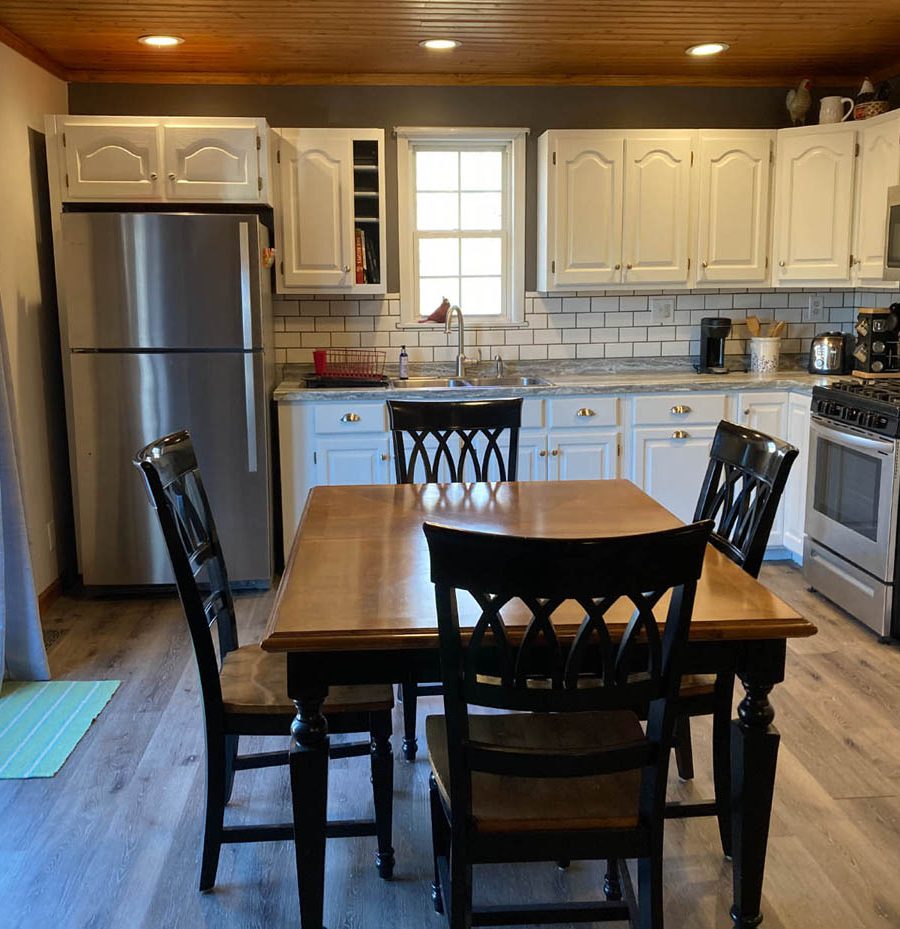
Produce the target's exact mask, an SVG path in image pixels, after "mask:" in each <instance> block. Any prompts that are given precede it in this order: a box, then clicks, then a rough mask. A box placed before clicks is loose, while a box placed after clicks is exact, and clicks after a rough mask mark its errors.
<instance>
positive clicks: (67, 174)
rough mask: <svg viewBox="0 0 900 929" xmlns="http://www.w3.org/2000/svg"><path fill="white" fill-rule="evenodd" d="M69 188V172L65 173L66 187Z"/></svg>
mask: <svg viewBox="0 0 900 929" xmlns="http://www.w3.org/2000/svg"><path fill="white" fill-rule="evenodd" d="M68 186H69V172H68V171H66V187H68Z"/></svg>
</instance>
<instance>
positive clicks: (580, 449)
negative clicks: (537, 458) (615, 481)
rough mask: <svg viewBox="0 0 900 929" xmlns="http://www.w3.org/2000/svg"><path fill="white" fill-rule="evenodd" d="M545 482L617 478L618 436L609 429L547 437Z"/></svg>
mask: <svg viewBox="0 0 900 929" xmlns="http://www.w3.org/2000/svg"><path fill="white" fill-rule="evenodd" d="M549 445H550V457H549V463H550V466H549V469H548V475H547V476H548V479H549V480H551V481H597V480H610V479H611V478H614V477H617V476H618V464H619V457H618V456H619V432H618V430H617V429H615V428H611V429H584V430H581V431H571V432H569V431H567V432H562V431H559V430H554V431H553V432H551V433H550V441H549Z"/></svg>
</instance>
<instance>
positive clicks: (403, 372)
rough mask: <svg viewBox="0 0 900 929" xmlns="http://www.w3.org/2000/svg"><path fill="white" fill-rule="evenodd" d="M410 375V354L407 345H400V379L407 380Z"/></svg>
mask: <svg viewBox="0 0 900 929" xmlns="http://www.w3.org/2000/svg"><path fill="white" fill-rule="evenodd" d="M408 377H409V355H407V354H406V346H405V345H401V346H400V380H401V381H405V380H407V378H408Z"/></svg>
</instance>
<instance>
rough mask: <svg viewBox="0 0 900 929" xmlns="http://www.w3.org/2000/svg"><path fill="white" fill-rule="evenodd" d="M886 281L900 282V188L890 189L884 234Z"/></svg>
mask: <svg viewBox="0 0 900 929" xmlns="http://www.w3.org/2000/svg"><path fill="white" fill-rule="evenodd" d="M884 279H885V280H886V281H900V187H889V188H888V196H887V225H886V228H885V233H884Z"/></svg>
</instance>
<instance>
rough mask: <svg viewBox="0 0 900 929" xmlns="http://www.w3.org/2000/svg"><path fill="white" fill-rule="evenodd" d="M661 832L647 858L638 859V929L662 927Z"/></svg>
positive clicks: (658, 928)
mask: <svg viewBox="0 0 900 929" xmlns="http://www.w3.org/2000/svg"><path fill="white" fill-rule="evenodd" d="M662 877H663V860H662V834H660V837H659V842H658V843H657V842H654V849H653V852H652V853H651V855H650V857H649V858H640V859H639V860H638V912H639V913H640V929H663V882H662Z"/></svg>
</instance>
